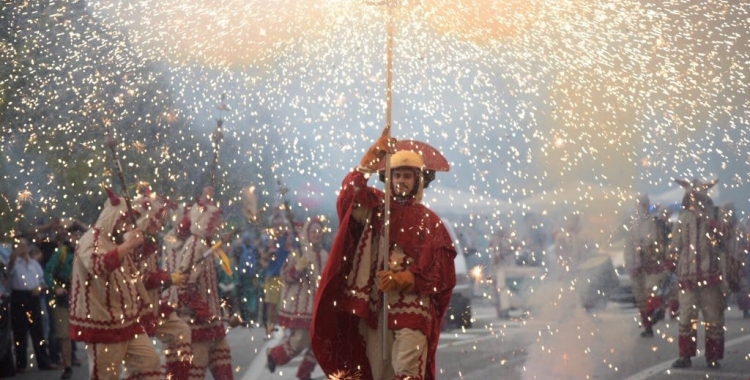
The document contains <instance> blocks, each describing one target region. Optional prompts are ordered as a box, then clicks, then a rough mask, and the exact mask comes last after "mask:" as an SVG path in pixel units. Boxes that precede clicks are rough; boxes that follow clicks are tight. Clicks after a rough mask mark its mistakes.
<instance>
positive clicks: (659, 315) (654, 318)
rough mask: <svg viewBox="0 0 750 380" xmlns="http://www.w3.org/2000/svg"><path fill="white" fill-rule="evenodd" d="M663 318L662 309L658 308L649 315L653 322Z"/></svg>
mask: <svg viewBox="0 0 750 380" xmlns="http://www.w3.org/2000/svg"><path fill="white" fill-rule="evenodd" d="M662 319H664V309H658V310H656V311H655V312H654V314H652V315H651V321H652V323H653V324H656V322H659V321H661V320H662Z"/></svg>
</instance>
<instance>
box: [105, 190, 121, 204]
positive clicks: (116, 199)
mask: <svg viewBox="0 0 750 380" xmlns="http://www.w3.org/2000/svg"><path fill="white" fill-rule="evenodd" d="M104 189H105V190H107V197H108V198H109V203H111V204H112V206H117V205H119V204H120V197H118V196H117V194H115V192H114V190H112V189H110V188H109V187H105V188H104Z"/></svg>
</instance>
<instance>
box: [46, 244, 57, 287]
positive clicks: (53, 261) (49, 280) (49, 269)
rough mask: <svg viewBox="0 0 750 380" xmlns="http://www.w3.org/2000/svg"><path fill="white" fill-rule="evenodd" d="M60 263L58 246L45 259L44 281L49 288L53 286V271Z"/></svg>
mask: <svg viewBox="0 0 750 380" xmlns="http://www.w3.org/2000/svg"><path fill="white" fill-rule="evenodd" d="M59 265H60V248H57V249H55V253H53V254H52V256H50V258H49V260H47V264H46V265H45V266H44V282H45V283H46V284H47V287H48V288H50V289H54V288H55V272H57V267H58V266H59Z"/></svg>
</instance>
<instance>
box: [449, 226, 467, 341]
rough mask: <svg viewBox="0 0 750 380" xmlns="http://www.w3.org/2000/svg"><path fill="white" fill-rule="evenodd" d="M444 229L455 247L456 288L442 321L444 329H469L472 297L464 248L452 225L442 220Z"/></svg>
mask: <svg viewBox="0 0 750 380" xmlns="http://www.w3.org/2000/svg"><path fill="white" fill-rule="evenodd" d="M443 224H444V225H445V228H446V229H447V230H448V233H449V234H450V236H451V240H453V245H454V246H455V247H456V258H455V259H454V266H455V267H456V287H455V288H453V296H452V297H451V302H450V305H449V306H448V310H447V311H446V312H445V319H444V321H443V326H444V328H451V327H454V328H467V329H468V328H471V325H472V321H471V318H472V314H471V298H472V296H473V286H472V283H471V278H470V273H469V268H468V265H467V264H466V256H465V253H464V247H463V246H461V244H460V242H459V240H458V234H456V231H455V229H454V228H453V224H452V223H450V221H448V220H445V219H444V220H443Z"/></svg>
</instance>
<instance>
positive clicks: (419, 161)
mask: <svg viewBox="0 0 750 380" xmlns="http://www.w3.org/2000/svg"><path fill="white" fill-rule="evenodd" d="M393 146H395V141H394V140H393V139H391V138H390V137H388V136H387V135H386V134H384V135H383V136H382V137H381V138H380V139H379V140H378V141H377V142H376V143H375V144H374V145H373V146H372V147H371V148H370V149H369V150H368V151H367V153H366V155H365V157H364V158H363V159H362V161H361V164H360V166H359V167H358V168H357V169H356V170H354V171H352V172H351V173H349V174H348V175H347V176H346V178H345V179H344V181H343V184H342V188H341V192H340V194H339V198H338V201H337V209H338V216H339V220H340V229H339V232H338V234H337V235H336V239H335V242H334V245H333V248H332V249H331V254H330V256H329V259H328V263H327V265H326V267H325V270H324V272H323V276H322V279H321V281H320V288H319V291H318V296H317V298H316V302H315V311H314V314H313V326H312V331H311V334H312V346H313V351H314V352H315V357H316V358H317V359H318V362H319V363H320V366H321V368H322V369H323V371H324V372H325V373H326V375H327V376H334V377H336V378H340V379H344V378H358V379H362V380H385V379H388V380H392V379H406V378H409V379H418V380H421V379H435V377H436V370H435V352H436V350H437V345H438V338H439V336H440V325H441V321H442V319H443V315H444V314H445V311H446V309H447V307H448V303H449V301H450V297H451V294H452V292H453V287H454V286H455V284H456V274H455V268H454V265H453V260H454V258H455V256H456V250H455V248H454V246H453V242H452V241H451V238H450V235H449V234H448V231H447V230H446V228H445V226H443V224H442V221H441V220H440V218H439V217H438V216H437V215H435V213H433V212H432V211H431V210H429V209H428V208H427V207H425V206H424V205H422V204H421V199H422V193H423V190H424V188H425V187H427V185H428V184H429V181H430V180H432V179H433V178H434V177H433V175H434V171H433V170H431V169H432V168H430V167H426V166H425V164H424V159H423V157H422V156H421V155H420V154H418V153H416V152H413V151H411V150H401V151H398V152H396V153H395V154H393V156H392V157H391V168H392V172H391V177H392V181H391V190H392V198H391V203H390V224H389V225H390V228H389V241H388V242H387V244H386V242H385V241H384V240H385V239H384V237H385V236H384V235H385V234H384V232H385V231H384V220H383V216H384V200H385V195H384V194H383V192H382V191H380V190H377V189H375V188H371V187H367V180H368V179H369V177H370V175H371V174H372V173H374V172H375V171H376V169H377V168H378V165H379V164H380V161H381V160H382V159H383V157H385V155H386V152H387V151H391V150H393V148H392V147H393ZM386 259H387V260H388V268H389V270H387V271H384V270H383V267H384V265H383V263H384V260H386ZM384 294H385V295H386V297H385V298H386V300H387V302H388V308H387V317H388V325H387V326H383V312H384V310H383V300H384V297H383V295H384ZM384 328H385V332H384V331H383V330H384ZM384 341H385V347H383V343H384ZM384 354H385V357H383V355H384Z"/></svg>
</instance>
